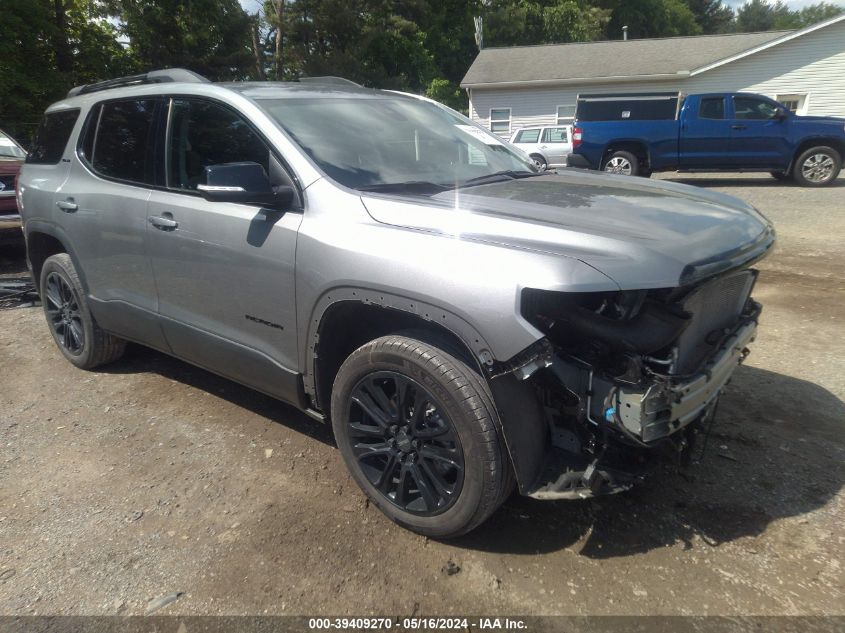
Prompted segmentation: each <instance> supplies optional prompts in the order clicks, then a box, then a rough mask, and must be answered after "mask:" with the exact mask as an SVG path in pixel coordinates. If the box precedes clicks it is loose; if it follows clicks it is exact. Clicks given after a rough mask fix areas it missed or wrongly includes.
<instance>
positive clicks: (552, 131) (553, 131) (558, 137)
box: [543, 127, 569, 143]
mask: <svg viewBox="0 0 845 633" xmlns="http://www.w3.org/2000/svg"><path fill="white" fill-rule="evenodd" d="M568 142H569V134H567V132H566V128H565V127H547V128H546V129H545V130H543V143H568Z"/></svg>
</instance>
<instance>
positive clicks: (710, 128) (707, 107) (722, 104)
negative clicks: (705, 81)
mask: <svg viewBox="0 0 845 633" xmlns="http://www.w3.org/2000/svg"><path fill="white" fill-rule="evenodd" d="M730 143H731V121H730V120H728V116H727V99H726V97H725V96H724V95H709V96H702V97H692V96H691V97H687V100H686V102H685V103H684V107H683V110H682V111H681V138H680V142H679V152H680V156H679V163H680V165H681V167H682V168H687V169H705V168H708V167H711V168H714V169H715V168H718V167H720V166H729V165H732V164H733V163H732V162H731V161H732V156H731V155H730V154H729V153H728V152H726V151H725V149H726V148H727V147H729V145H730Z"/></svg>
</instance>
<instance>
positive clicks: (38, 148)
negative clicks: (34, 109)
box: [26, 109, 79, 165]
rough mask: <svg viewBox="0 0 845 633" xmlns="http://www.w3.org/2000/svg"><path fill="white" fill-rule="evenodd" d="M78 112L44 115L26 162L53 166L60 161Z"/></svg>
mask: <svg viewBox="0 0 845 633" xmlns="http://www.w3.org/2000/svg"><path fill="white" fill-rule="evenodd" d="M78 118H79V110H78V109H77V110H61V111H60V112H49V113H47V114H45V115H44V118H43V119H42V120H41V124H40V125H39V126H38V131H37V132H36V133H35V142H34V143H33V144H32V151H31V152H30V153H29V155H28V156H27V157H26V162H27V163H31V164H35V165H55V164H56V163H58V162H59V161H60V160H61V159H62V154H64V153H65V147H67V142H68V140H69V139H70V134H71V132H73V126H74V125H75V124H76V119H78Z"/></svg>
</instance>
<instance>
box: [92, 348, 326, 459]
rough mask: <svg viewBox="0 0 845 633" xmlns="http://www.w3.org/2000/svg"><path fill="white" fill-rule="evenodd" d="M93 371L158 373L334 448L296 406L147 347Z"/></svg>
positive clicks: (321, 425)
mask: <svg viewBox="0 0 845 633" xmlns="http://www.w3.org/2000/svg"><path fill="white" fill-rule="evenodd" d="M97 371H101V372H103V373H110V374H136V373H147V372H151V373H155V374H159V375H160V376H163V377H165V378H169V379H170V380H175V381H177V382H181V383H183V384H185V385H189V386H191V387H194V388H195V389H199V390H200V391H207V392H209V393H213V394H214V395H215V396H217V397H218V398H222V399H223V400H228V401H229V402H231V403H232V404H234V405H237V406H239V407H241V408H243V409H247V410H249V411H252V412H253V413H256V414H258V415H260V416H262V417H265V418H267V419H269V420H272V421H273V422H276V423H278V424H282V425H284V426H286V427H287V428H289V429H291V430H293V431H296V432H297V433H301V434H303V435H307V436H308V437H311V438H313V439H315V440H318V441H320V442H322V443H324V444H328V445H330V446H334V445H335V444H334V437H333V435H332V430H331V427H330V425H329V424H326V423H323V422H319V421H318V420H314V419H313V418H310V417H308V416H307V415H305V414H304V413H303V412H302V411H300V410H299V409H297V408H296V407H293V406H291V405H288V404H285V403H284V402H281V401H280V400H276V399H275V398H271V397H270V396H265V395H264V394H262V393H259V392H258V391H254V390H253V389H250V388H248V387H244V386H243V385H239V384H238V383H235V382H232V381H231V380H229V379H227V378H223V377H221V376H218V375H217V374H213V373H211V372H209V371H206V370H204V369H200V368H199V367H195V366H194V365H191V364H189V363H186V362H182V361H180V360H178V359H176V358H172V357H170V356H168V355H166V354H162V353H161V352H157V351H155V350H152V349H149V348H147V347H142V346H140V345H134V344H130V345H129V346H128V347H127V349H126V354H125V355H124V356H123V357H122V358H121V359H120V360H119V361H117V362H116V363H112V364H111V365H107V366H105V367H101V368H98V369H97Z"/></svg>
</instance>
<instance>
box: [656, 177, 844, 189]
mask: <svg viewBox="0 0 845 633" xmlns="http://www.w3.org/2000/svg"><path fill="white" fill-rule="evenodd" d="M661 180H665V181H667V182H677V183H680V184H683V185H694V186H696V187H707V188H710V187H713V188H719V187H749V188H754V189H758V188H759V189H765V188H767V187H772V188H773V187H788V188H791V189H808V187H802V186H801V185H799V184H798V183H796V182H793V181H790V180H785V181H778V180H775V179H774V178H740V177H732V178H731V177H724V178H723V177H719V176H715V177H707V178H688V177H684V176H683V175H677V176H672V177H668V178H667V177H664V178H661ZM836 187H845V178H837V179H836V181H835V182H834V183H833V184H830V185H827V187H826V188H827V189H830V188H836Z"/></svg>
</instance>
